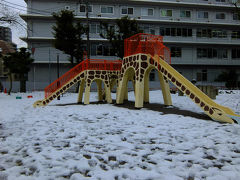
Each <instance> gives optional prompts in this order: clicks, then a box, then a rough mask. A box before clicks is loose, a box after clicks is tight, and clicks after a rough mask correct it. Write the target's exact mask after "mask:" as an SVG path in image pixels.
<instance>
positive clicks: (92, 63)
mask: <svg viewBox="0 0 240 180" xmlns="http://www.w3.org/2000/svg"><path fill="white" fill-rule="evenodd" d="M124 48H125V49H124V58H123V60H122V61H120V60H115V61H112V60H96V59H86V60H85V61H83V62H81V63H80V64H78V65H76V66H75V67H74V68H72V69H71V70H70V71H68V72H67V73H65V74H64V75H63V76H61V77H60V78H59V79H57V80H55V81H54V82H53V83H51V84H50V85H49V86H47V87H46V88H45V98H44V99H43V100H40V101H36V102H35V103H34V107H37V106H45V105H47V104H48V103H50V102H51V101H52V100H53V99H55V98H57V97H58V96H60V95H61V94H62V93H64V92H65V91H67V90H68V89H69V88H71V87H72V86H73V85H74V84H77V83H79V89H78V94H79V95H78V100H77V102H78V103H81V102H82V98H83V92H84V88H85V93H84V104H89V97H90V87H91V84H92V82H93V81H95V82H96V83H97V90H98V100H99V101H103V100H106V101H107V102H108V103H112V98H111V90H112V88H113V86H114V85H115V84H117V96H116V97H117V98H116V103H117V104H122V103H124V100H127V99H128V81H132V83H133V87H134V92H135V108H142V107H143V105H144V103H149V74H150V72H151V70H152V69H155V70H157V72H158V76H159V80H160V85H161V89H162V94H163V99H164V104H165V105H166V106H171V105H172V99H171V94H170V88H169V82H172V83H173V84H174V85H175V86H176V87H177V88H178V89H179V90H180V91H182V92H183V93H184V94H185V95H186V96H188V97H189V98H190V99H191V100H192V101H193V102H194V103H195V104H197V105H198V106H199V107H200V108H202V110H203V111H204V112H205V113H206V114H207V115H208V116H209V117H210V118H212V119H213V120H215V121H219V122H225V123H238V124H240V115H238V114H236V113H234V112H233V111H232V110H231V109H229V108H227V107H224V106H221V105H219V104H217V103H215V102H214V101H213V100H212V99H211V98H209V97H208V96H207V95H206V94H204V93H203V92H202V91H201V90H200V89H199V88H197V87H196V86H195V85H193V84H192V83H191V82H190V81H189V80H187V79H186V78H185V77H183V76H182V75H181V74H180V73H179V72H177V71H176V70H175V69H174V68H173V67H171V65H170V64H171V55H170V51H169V49H168V48H167V47H166V46H164V45H163V38H162V36H157V35H151V34H144V33H140V34H136V35H134V36H132V37H130V38H127V39H125V41H124ZM102 84H103V85H104V93H103V90H102ZM103 94H105V98H103Z"/></svg>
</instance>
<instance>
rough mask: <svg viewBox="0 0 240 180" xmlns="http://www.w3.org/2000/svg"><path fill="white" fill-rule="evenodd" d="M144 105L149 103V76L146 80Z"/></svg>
mask: <svg viewBox="0 0 240 180" xmlns="http://www.w3.org/2000/svg"><path fill="white" fill-rule="evenodd" d="M144 103H149V76H148V75H147V76H145V78H144Z"/></svg>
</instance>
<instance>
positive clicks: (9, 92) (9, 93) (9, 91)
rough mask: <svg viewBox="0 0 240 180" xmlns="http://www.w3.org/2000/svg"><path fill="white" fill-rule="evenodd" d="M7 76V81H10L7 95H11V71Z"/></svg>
mask: <svg viewBox="0 0 240 180" xmlns="http://www.w3.org/2000/svg"><path fill="white" fill-rule="evenodd" d="M8 76H9V81H10V87H9V90H8V95H11V91H12V73H8Z"/></svg>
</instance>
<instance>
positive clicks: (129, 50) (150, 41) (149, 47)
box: [124, 33, 171, 64]
mask: <svg viewBox="0 0 240 180" xmlns="http://www.w3.org/2000/svg"><path fill="white" fill-rule="evenodd" d="M138 53H145V54H151V55H152V56H154V55H156V54H157V55H158V56H161V57H163V58H164V60H165V61H166V62H167V63H169V64H171V55H170V51H169V49H168V48H167V47H166V46H164V45H163V37H162V36H158V35H152V34H144V33H139V34H136V35H134V36H132V37H130V38H127V39H125V40H124V56H130V55H133V54H138Z"/></svg>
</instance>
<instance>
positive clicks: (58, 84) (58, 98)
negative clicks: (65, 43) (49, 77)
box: [57, 54, 60, 100]
mask: <svg viewBox="0 0 240 180" xmlns="http://www.w3.org/2000/svg"><path fill="white" fill-rule="evenodd" d="M57 78H58V79H59V54H57ZM57 87H58V88H59V87H60V82H59V81H58V82H57ZM57 100H60V96H58V97H57Z"/></svg>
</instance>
